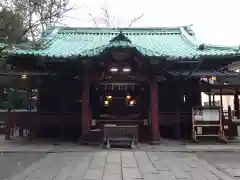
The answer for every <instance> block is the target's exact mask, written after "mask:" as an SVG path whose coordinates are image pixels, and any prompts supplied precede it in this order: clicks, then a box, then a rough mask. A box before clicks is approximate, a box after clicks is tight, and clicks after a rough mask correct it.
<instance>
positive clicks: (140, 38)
mask: <svg viewBox="0 0 240 180" xmlns="http://www.w3.org/2000/svg"><path fill="white" fill-rule="evenodd" d="M239 56H240V49H239V48H238V47H227V46H215V45H209V44H206V43H202V42H199V41H197V40H196V36H195V34H194V32H193V31H192V30H191V28H190V27H188V26H182V27H166V28H81V27H79V28H71V27H52V28H49V29H48V30H47V31H46V32H44V33H43V35H42V37H41V40H40V41H39V42H38V43H37V46H36V48H31V47H30V46H28V45H27V44H24V43H22V44H18V45H16V46H15V47H14V49H13V50H11V51H9V56H8V58H7V64H8V65H7V67H6V68H5V69H4V70H2V71H1V73H0V77H1V78H0V83H1V85H2V86H4V87H7V88H12V89H23V90H26V91H27V92H28V100H29V102H28V105H27V107H26V109H27V114H25V115H24V118H23V115H19V114H21V113H19V112H18V111H14V113H15V114H14V113H13V114H12V115H11V117H12V122H14V119H15V122H16V123H17V122H20V121H21V119H25V120H24V122H25V125H26V124H27V126H31V129H32V133H33V134H34V135H35V136H38V135H42V134H44V132H46V131H48V132H52V133H53V134H54V135H55V136H57V137H63V138H69V137H70V138H74V139H78V138H81V139H82V140H84V141H89V142H91V141H92V142H98V141H100V140H101V138H102V127H103V125H104V124H114V125H138V127H139V138H140V141H149V142H158V141H159V140H160V137H172V138H177V139H178V138H186V139H188V138H189V137H190V134H191V117H192V116H191V112H192V107H195V106H201V92H205V93H206V94H207V95H208V96H209V104H208V105H209V106H214V105H215V101H214V96H215V95H224V94H230V95H234V97H235V101H236V102H238V103H235V104H236V105H235V107H234V108H235V110H236V111H239V101H238V92H239V90H238V85H239V84H231V80H225V79H236V77H237V76H238V74H239V73H238V72H235V71H234V70H232V69H231V70H230V69H229V68H228V67H229V65H233V64H234V63H237V62H238V61H240V58H239ZM34 93H35V94H36V95H35V96H34V98H35V100H36V103H35V106H33V105H32V103H33V101H32V99H33V95H32V94H34ZM221 103H222V102H221ZM12 109H16V108H15V107H14V106H12ZM237 115H238V116H239V113H238V114H237Z"/></svg>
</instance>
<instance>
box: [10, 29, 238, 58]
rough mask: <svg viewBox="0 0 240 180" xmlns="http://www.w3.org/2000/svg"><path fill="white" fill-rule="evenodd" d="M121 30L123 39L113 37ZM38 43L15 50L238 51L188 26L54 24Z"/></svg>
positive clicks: (181, 54)
mask: <svg viewBox="0 0 240 180" xmlns="http://www.w3.org/2000/svg"><path fill="white" fill-rule="evenodd" d="M120 34H121V36H122V37H124V38H125V39H124V38H122V39H121V38H120V39H118V38H116V37H117V36H119V35H120ZM114 38H115V40H114ZM112 40H114V41H112ZM40 46H41V48H39V49H38V50H34V49H27V48H25V49H20V48H18V49H15V51H14V54H29V55H40V56H55V57H71V56H82V57H93V56H97V55H99V54H101V52H103V51H104V50H106V49H107V48H111V47H113V48H115V47H122V48H128V47H133V48H136V49H137V50H138V51H139V52H140V53H142V54H143V55H145V56H158V57H159V56H166V57H173V58H194V57H199V56H225V55H229V56H232V55H238V54H239V52H240V51H239V49H238V48H233V47H219V46H211V45H206V44H201V43H199V42H197V40H196V39H195V36H194V34H193V33H192V32H191V31H190V30H189V28H188V27H176V28H117V29H113V28H69V27H67V28H66V27H55V28H54V29H52V30H49V31H47V32H45V35H43V37H42V40H41V44H40Z"/></svg>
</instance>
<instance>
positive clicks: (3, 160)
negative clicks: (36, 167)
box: [0, 153, 46, 180]
mask: <svg viewBox="0 0 240 180" xmlns="http://www.w3.org/2000/svg"><path fill="white" fill-rule="evenodd" d="M45 155H46V154H45V153H1V154H0V180H7V179H9V178H10V177H12V176H13V175H15V174H18V173H19V172H21V171H23V170H24V169H26V168H27V167H28V166H29V165H31V164H32V163H34V162H36V161H38V160H40V159H41V158H43V157H44V156H45Z"/></svg>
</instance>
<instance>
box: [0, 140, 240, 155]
mask: <svg viewBox="0 0 240 180" xmlns="http://www.w3.org/2000/svg"><path fill="white" fill-rule="evenodd" d="M101 150H102V148H100V146H85V145H78V144H74V143H60V144H58V145H56V144H55V145H54V144H52V143H46V142H43V143H39V142H27V143H21V142H14V143H12V142H0V152H23V153H28V152H46V153H53V152H59V153H61V152H89V151H91V152H92V151H94V152H95V151H101ZM111 150H119V149H118V148H115V149H114V148H113V149H111ZM135 151H149V152H240V144H212V145H201V144H197V145H196V144H186V145H172V144H160V145H148V144H144V143H142V144H141V145H140V148H139V149H136V150H135Z"/></svg>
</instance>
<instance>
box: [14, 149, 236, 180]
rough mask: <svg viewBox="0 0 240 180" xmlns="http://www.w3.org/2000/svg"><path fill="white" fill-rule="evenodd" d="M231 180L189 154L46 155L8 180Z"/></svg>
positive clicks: (130, 152)
mask: <svg viewBox="0 0 240 180" xmlns="http://www.w3.org/2000/svg"><path fill="white" fill-rule="evenodd" d="M136 179H142V180H160V179H161V180H180V179H181V180H184V179H185V180H187V179H188V180H220V179H222V180H233V179H234V178H233V177H231V176H230V175H227V174H226V173H224V172H222V171H220V170H218V169H216V168H215V167H213V166H211V165H210V164H208V163H207V162H206V161H204V160H200V159H199V158H197V156H196V155H194V154H192V153H179V152H144V151H135V152H133V151H98V152H71V153H49V154H47V155H46V156H45V157H44V158H42V159H41V160H39V161H37V162H36V163H34V164H32V165H31V166H29V167H28V168H27V169H26V170H24V171H22V172H21V173H19V174H17V175H16V176H15V177H12V179H11V180H136Z"/></svg>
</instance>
